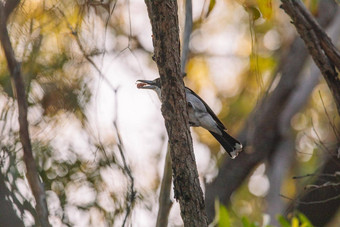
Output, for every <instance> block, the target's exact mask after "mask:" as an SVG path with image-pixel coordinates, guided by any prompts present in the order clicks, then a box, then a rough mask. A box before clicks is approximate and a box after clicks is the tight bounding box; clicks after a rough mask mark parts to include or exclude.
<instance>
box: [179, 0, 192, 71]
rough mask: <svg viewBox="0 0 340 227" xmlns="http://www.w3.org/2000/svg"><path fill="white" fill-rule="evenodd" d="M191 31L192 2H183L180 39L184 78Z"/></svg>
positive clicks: (186, 0)
mask: <svg viewBox="0 0 340 227" xmlns="http://www.w3.org/2000/svg"><path fill="white" fill-rule="evenodd" d="M191 31H192V1H191V0H185V23H184V31H183V39H182V56H181V73H182V76H185V75H186V73H185V67H186V64H187V61H188V53H189V42H190V35H191Z"/></svg>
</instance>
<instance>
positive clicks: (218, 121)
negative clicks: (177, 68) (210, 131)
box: [185, 87, 227, 130]
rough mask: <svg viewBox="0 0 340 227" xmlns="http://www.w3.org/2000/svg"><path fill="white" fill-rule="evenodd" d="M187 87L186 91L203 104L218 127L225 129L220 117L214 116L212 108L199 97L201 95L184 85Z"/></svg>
mask: <svg viewBox="0 0 340 227" xmlns="http://www.w3.org/2000/svg"><path fill="white" fill-rule="evenodd" d="M185 88H186V89H187V92H188V93H191V94H192V95H194V96H195V97H196V98H198V99H199V100H200V101H201V102H202V103H203V104H204V106H205V108H206V109H207V112H208V113H209V114H210V115H211V117H212V118H213V119H214V120H215V121H216V123H217V125H218V127H220V128H221V129H222V130H227V129H226V127H225V126H224V125H223V123H222V122H221V121H220V119H218V117H217V116H216V114H215V113H214V112H213V111H212V109H211V108H210V107H209V106H208V104H207V103H206V102H205V101H204V100H203V99H201V97H199V96H198V95H197V94H196V93H195V92H194V91H193V90H191V89H190V88H188V87H185Z"/></svg>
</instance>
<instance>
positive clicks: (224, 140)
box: [209, 130, 242, 159]
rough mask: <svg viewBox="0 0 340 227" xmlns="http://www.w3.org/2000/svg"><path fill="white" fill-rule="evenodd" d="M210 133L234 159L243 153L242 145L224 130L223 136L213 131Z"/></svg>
mask: <svg viewBox="0 0 340 227" xmlns="http://www.w3.org/2000/svg"><path fill="white" fill-rule="evenodd" d="M209 132H210V133H211V135H213V136H214V137H215V138H216V139H217V141H218V142H219V143H220V144H221V145H222V147H223V148H224V150H226V152H228V154H229V155H230V157H231V158H232V159H234V158H236V157H237V155H238V154H239V153H240V152H241V151H242V144H241V143H240V142H239V141H238V140H236V139H235V138H233V137H232V136H231V135H229V134H228V133H227V132H225V131H224V130H222V135H219V134H217V133H215V132H212V131H209Z"/></svg>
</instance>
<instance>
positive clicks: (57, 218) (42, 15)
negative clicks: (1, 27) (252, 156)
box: [0, 0, 340, 227]
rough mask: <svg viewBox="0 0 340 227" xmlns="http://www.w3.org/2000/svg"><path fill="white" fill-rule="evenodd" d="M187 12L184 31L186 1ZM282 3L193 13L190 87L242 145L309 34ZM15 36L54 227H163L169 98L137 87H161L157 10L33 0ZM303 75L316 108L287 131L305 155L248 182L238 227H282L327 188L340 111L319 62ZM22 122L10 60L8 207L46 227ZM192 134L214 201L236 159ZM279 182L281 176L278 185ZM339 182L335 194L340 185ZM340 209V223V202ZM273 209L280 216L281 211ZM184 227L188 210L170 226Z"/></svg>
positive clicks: (235, 0) (230, 4)
mask: <svg viewBox="0 0 340 227" xmlns="http://www.w3.org/2000/svg"><path fill="white" fill-rule="evenodd" d="M303 2H304V3H305V5H306V7H307V8H308V9H309V10H310V11H311V13H312V14H313V15H315V16H319V15H320V14H321V13H322V12H321V11H320V8H319V4H320V2H321V1H318V0H305V1H303ZM178 5H179V11H178V14H179V22H180V29H181V31H182V30H183V26H184V17H185V10H184V1H182V0H179V1H178ZM279 5H280V1H277V0H272V1H255V0H254V1H252V0H217V1H212V0H211V1H208V0H206V1H205V0H196V1H193V21H194V24H193V31H192V34H191V38H190V44H189V55H188V62H187V66H186V72H187V76H186V77H185V79H184V80H185V84H186V86H188V87H190V88H191V89H192V90H194V91H195V92H196V93H197V94H199V95H200V96H201V97H202V98H203V99H204V100H205V101H206V102H207V103H208V104H209V105H210V107H211V108H212V109H213V110H214V112H215V113H216V114H218V116H219V118H220V119H221V120H222V122H224V124H225V125H226V127H227V128H228V130H229V133H231V134H232V135H234V136H235V137H238V135H239V133H240V132H241V131H242V129H243V128H244V127H246V125H247V124H248V125H249V124H252V123H254V122H250V123H249V121H248V120H249V119H253V121H254V118H251V117H250V116H251V113H252V112H253V111H254V110H256V108H257V106H258V104H259V103H260V102H261V100H263V98H264V97H266V96H268V95H270V93H271V92H272V91H273V90H275V89H276V87H277V86H278V84H279V81H280V79H281V75H282V74H281V73H280V71H279V69H280V66H281V65H282V61H285V56H286V55H285V54H286V53H287V52H289V51H290V48H291V47H292V45H293V44H292V43H293V42H294V40H295V39H296V36H297V34H296V31H295V28H294V26H293V25H292V24H291V23H290V18H289V17H288V16H287V15H286V14H285V12H284V11H283V10H281V9H280V8H279ZM336 7H337V5H336ZM338 12H339V11H338ZM338 14H339V13H338ZM339 24H340V18H339V15H336V16H334V18H332V19H331V20H330V23H329V24H328V25H327V27H326V26H325V27H324V28H325V29H326V31H327V32H329V34H330V36H331V37H332V40H333V42H334V43H335V44H338V46H339V37H340V31H339V30H340V29H339V27H340V26H339ZM8 29H9V35H10V38H11V42H12V44H13V46H14V50H15V55H16V58H17V60H18V61H19V62H21V64H22V73H23V76H24V80H25V86H26V92H27V99H28V103H29V113H28V118H29V122H30V133H31V139H32V144H33V151H34V155H35V158H36V162H37V165H38V168H39V172H40V174H41V177H42V180H43V182H44V186H45V190H46V194H47V203H48V208H49V212H50V221H51V224H53V226H121V225H122V223H123V222H125V223H126V226H145V227H147V226H153V225H154V224H155V222H156V216H157V211H158V195H159V188H160V182H161V179H162V175H163V166H164V159H165V155H166V147H167V135H166V130H165V127H164V121H163V118H162V115H161V112H160V101H159V100H158V97H157V96H156V94H154V93H153V92H151V91H146V90H138V89H137V88H136V84H135V82H136V80H137V79H154V78H156V77H158V72H157V67H156V64H155V62H154V61H153V60H152V55H153V46H152V34H151V26H150V21H149V18H148V15H147V10H146V5H145V3H144V1H142V0H125V1H118V0H117V1H112V0H108V1H105V0H104V1H88V0H80V1H66V0H61V1H54V0H31V1H27V0H26V1H22V2H21V3H20V6H19V7H18V8H17V9H16V10H15V11H14V12H13V14H12V16H11V18H10V21H9V24H8ZM297 64H300V63H298V62H297ZM303 64H304V65H303V70H302V72H301V74H302V76H301V78H300V79H299V83H297V84H296V88H295V89H296V90H298V89H301V90H302V88H301V87H300V85H301V84H304V83H307V82H306V81H312V82H313V83H312V84H311V85H310V86H309V89H307V91H306V92H307V94H305V96H303V95H302V94H301V93H299V94H300V96H298V97H297V98H296V99H299V97H300V98H301V97H302V96H303V97H304V98H301V99H299V100H301V104H300V105H299V108H298V109H297V110H296V111H295V112H294V114H293V116H291V119H290V120H289V121H288V123H286V125H285V126H286V127H288V128H289V131H290V137H291V138H292V141H293V146H291V147H290V148H289V150H285V152H283V153H280V154H279V155H281V156H275V155H276V153H275V155H271V156H270V158H267V159H264V160H262V161H261V162H259V163H258V164H256V166H255V167H254V168H251V169H249V170H247V171H248V172H249V175H248V177H247V178H245V179H244V181H243V182H242V184H241V185H240V186H239V187H237V188H236V189H235V190H234V191H233V193H232V196H231V197H230V198H229V200H230V202H229V203H228V204H227V210H228V213H229V216H230V220H231V223H232V226H241V221H240V220H241V218H242V217H247V219H249V220H250V221H251V222H256V223H258V224H259V226H265V225H266V224H270V223H271V224H274V225H275V224H277V221H276V215H277V214H282V215H286V214H287V212H288V210H289V207H296V206H298V203H299V200H295V199H296V198H298V199H299V198H300V197H299V196H301V195H302V194H303V193H305V192H306V191H308V190H307V189H306V186H307V187H308V186H310V185H311V184H313V181H314V180H315V179H316V178H317V177H318V176H320V174H319V175H318V171H322V169H323V165H324V163H326V162H327V161H328V159H329V158H336V155H335V156H334V151H336V149H337V146H338V145H337V144H338V143H339V116H338V114H337V112H336V106H335V104H334V101H333V99H332V96H331V94H330V92H329V89H328V87H327V84H326V83H325V82H324V80H323V79H322V77H321V76H320V73H319V71H318V69H317V68H316V67H315V65H314V63H313V62H312V60H311V59H306V61H305V62H303ZM300 82H301V84H300ZM286 108H289V107H286ZM273 114H275V113H273ZM260 117H261V116H260ZM17 119H18V109H17V106H16V102H15V99H14V97H13V92H12V87H11V81H10V75H9V72H8V69H7V63H6V59H5V57H4V54H3V52H0V148H1V150H0V158H1V163H0V164H1V165H0V167H1V178H0V181H1V182H0V184H1V188H2V191H1V192H2V193H0V194H1V195H0V196H1V197H4V198H6V201H7V202H9V203H10V204H11V205H12V207H13V210H14V211H15V214H16V215H17V217H18V218H19V219H20V220H21V221H22V223H24V225H25V226H32V225H34V223H35V222H36V221H35V219H36V217H35V216H36V212H35V211H34V204H35V202H34V198H33V196H32V194H31V191H30V188H29V186H28V183H27V180H26V178H25V165H24V162H23V160H22V158H23V152H22V149H21V144H20V142H19V137H18V135H19V132H18V130H19V125H18V121H17ZM255 121H256V118H255ZM255 123H256V122H255ZM191 131H192V137H193V139H194V150H195V155H196V161H197V166H198V171H199V175H200V180H201V185H202V187H203V190H204V191H205V190H206V187H205V186H206V184H209V183H210V182H213V181H214V179H215V177H216V176H217V175H218V173H219V171H220V167H221V166H222V163H223V160H225V159H228V157H227V156H226V155H225V154H224V152H223V150H222V149H221V147H220V145H219V144H218V142H217V141H216V140H214V138H213V137H212V136H211V135H210V134H209V133H208V132H207V131H205V130H203V129H200V128H193V129H192V130H191ZM247 145H249V146H248V147H247V148H246V151H245V153H246V154H247V153H249V152H250V153H251V152H252V147H251V143H250V142H247ZM274 157H276V158H274ZM272 160H279V161H280V160H284V163H283V164H282V165H279V164H278V165H276V164H273V162H272ZM337 167H338V170H340V167H339V166H337ZM239 168H240V169H242V168H246V167H245V166H239ZM274 170H277V171H279V176H280V177H277V175H275V176H273V174H272V173H273V172H274ZM335 172H336V171H333V173H334V175H333V176H334V177H333V178H332V177H330V178H329V179H327V180H324V182H323V183H326V182H331V183H338V182H339V181H338V178H337V177H336V176H337V175H336V174H335ZM233 174H237V170H236V171H235V173H233ZM306 174H311V176H309V175H308V176H306ZM294 176H305V177H302V178H299V179H293V177H294ZM315 190H316V189H315ZM132 194H133V195H135V197H133V199H131V198H132V197H131V196H132ZM331 197H332V196H331V195H330V198H331ZM172 200H173V195H172ZM315 200H317V198H315ZM335 201H337V205H335V208H333V207H332V208H333V209H335V211H336V210H337V208H338V207H339V199H337V200H335ZM273 203H274V204H276V205H278V208H276V209H274V211H275V213H273V211H272V206H271V204H273ZM127 210H129V213H128V212H127ZM290 211H291V210H290ZM324 212H327V211H324ZM127 213H128V215H126V214H127ZM334 213H335V218H334V217H333V216H332V217H331V218H329V220H327V223H328V226H337V225H336V223H339V222H337V221H339V214H338V215H336V212H334ZM336 216H338V217H336ZM125 219H126V220H125ZM181 225H182V220H181V218H180V211H179V206H178V204H177V203H174V205H173V207H172V209H171V211H170V216H169V226H181Z"/></svg>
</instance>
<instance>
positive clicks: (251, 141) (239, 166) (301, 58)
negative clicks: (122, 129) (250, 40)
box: [206, 0, 337, 221]
mask: <svg viewBox="0 0 340 227" xmlns="http://www.w3.org/2000/svg"><path fill="white" fill-rule="evenodd" d="M319 7H321V8H322V10H320V13H319V18H318V21H319V23H320V24H321V25H322V27H326V26H328V24H329V23H330V22H331V21H332V20H333V18H334V16H335V15H336V13H337V4H336V3H335V2H334V1H332V0H324V1H321V2H320V6H319ZM321 8H320V9H321ZM307 57H308V51H307V50H306V48H305V46H304V43H303V41H302V40H301V39H299V38H296V39H295V41H294V42H293V43H292V45H291V48H290V50H289V51H288V53H287V54H286V55H285V57H283V60H282V61H281V63H280V66H279V68H278V69H277V72H276V75H277V74H278V73H281V79H280V81H279V83H278V85H277V86H276V88H275V89H274V90H273V92H271V93H270V94H269V95H268V96H266V97H264V98H263V100H262V101H261V103H260V105H259V106H258V107H256V108H255V109H254V112H253V113H252V114H251V115H250V117H249V119H248V121H247V122H248V123H247V125H246V126H245V127H244V129H243V130H242V131H241V133H240V136H239V139H240V141H241V142H242V143H243V144H246V145H249V146H252V149H251V150H250V149H249V147H248V148H247V147H246V150H245V152H243V153H241V154H240V155H239V156H238V158H237V159H235V160H228V159H226V160H224V161H223V163H222V165H221V167H220V171H219V173H218V176H217V177H216V178H215V179H214V181H213V182H211V183H210V184H208V185H207V187H206V206H207V214H208V218H209V221H212V220H213V218H214V215H215V210H214V202H215V198H219V199H220V202H221V203H223V204H224V205H227V204H228V203H229V201H230V196H231V194H232V193H233V192H234V191H235V190H236V189H237V188H238V187H239V186H240V185H241V184H242V183H243V181H244V180H245V179H246V177H247V176H248V174H249V173H250V172H251V171H252V170H253V168H254V167H255V166H256V165H257V164H259V163H260V162H261V161H264V160H265V159H267V158H268V157H269V156H270V155H273V152H275V151H276V150H277V149H276V148H277V146H278V145H279V142H280V131H279V123H280V119H281V118H280V116H281V114H282V112H283V111H284V109H285V107H286V105H287V103H288V101H289V99H290V97H291V95H292V94H293V91H294V90H295V89H296V84H297V82H298V81H299V79H300V73H301V71H302V68H303V65H304V63H305V61H306V59H307Z"/></svg>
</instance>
